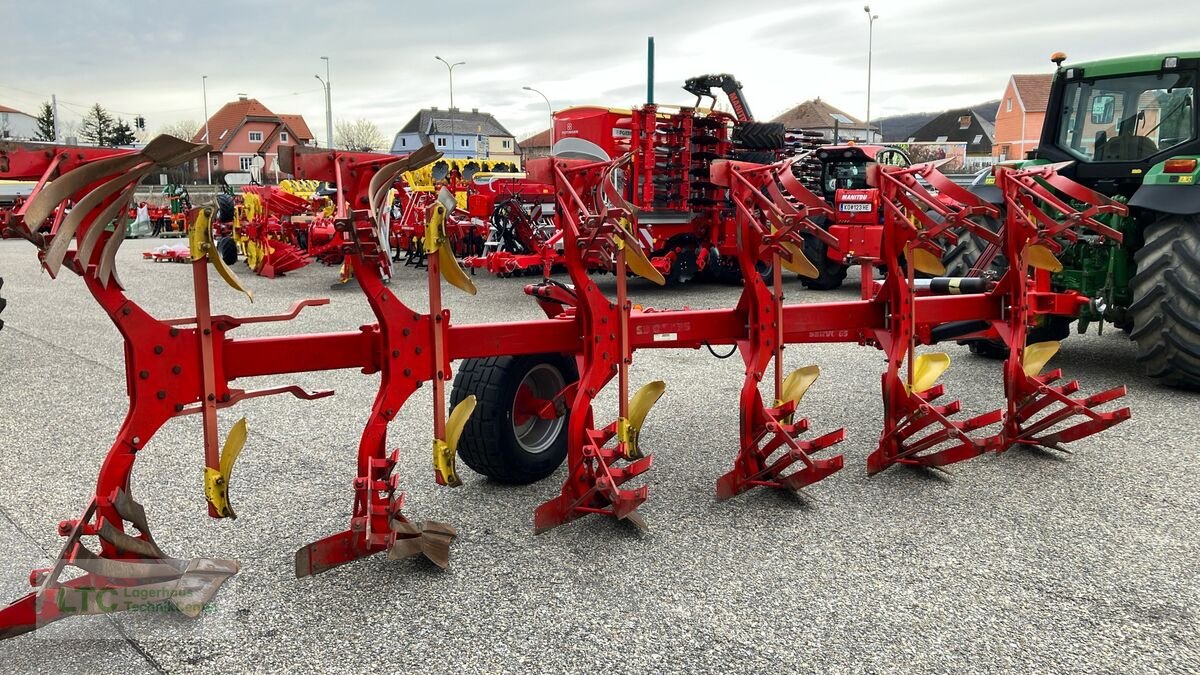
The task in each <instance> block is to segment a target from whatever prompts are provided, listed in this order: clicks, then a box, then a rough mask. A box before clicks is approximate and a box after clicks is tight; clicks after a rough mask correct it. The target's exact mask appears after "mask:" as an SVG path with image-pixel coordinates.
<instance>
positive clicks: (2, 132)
mask: <svg viewBox="0 0 1200 675" xmlns="http://www.w3.org/2000/svg"><path fill="white" fill-rule="evenodd" d="M35 136H37V118H36V117H34V116H33V115H27V114H25V113H23V112H21V111H20V110H17V109H15V108H9V107H8V106H5V105H0V138H11V139H16V140H29V139H32V138H34V137H35Z"/></svg>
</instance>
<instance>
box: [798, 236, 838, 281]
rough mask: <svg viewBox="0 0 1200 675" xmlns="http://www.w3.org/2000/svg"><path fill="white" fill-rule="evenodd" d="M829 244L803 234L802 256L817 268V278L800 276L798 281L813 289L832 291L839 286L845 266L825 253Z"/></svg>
mask: <svg viewBox="0 0 1200 675" xmlns="http://www.w3.org/2000/svg"><path fill="white" fill-rule="evenodd" d="M828 250H829V246H828V245H827V244H826V243H825V242H823V241H821V240H820V239H817V238H816V237H814V236H811V235H807V234H806V235H804V256H805V257H806V258H808V261H809V262H811V263H812V264H813V267H815V268H817V272H818V274H817V278H816V279H810V278H808V277H803V276H802V277H800V283H801V284H803V285H804V287H805V288H807V289H809V290H813V291H832V290H833V289H835V288H841V286H842V282H843V281H845V280H846V269H847V266H846V265H843V264H841V263H839V262H838V261H836V260H833V259H831V258H830V257H829V256H828V255H827V251H828Z"/></svg>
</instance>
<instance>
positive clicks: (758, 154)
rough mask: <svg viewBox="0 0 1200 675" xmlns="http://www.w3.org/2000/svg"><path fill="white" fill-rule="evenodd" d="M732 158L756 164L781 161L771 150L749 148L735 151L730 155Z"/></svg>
mask: <svg viewBox="0 0 1200 675" xmlns="http://www.w3.org/2000/svg"><path fill="white" fill-rule="evenodd" d="M730 159H732V160H735V161H738V162H753V163H755V164H774V163H775V162H777V161H779V158H778V157H777V156H776V155H775V153H774V152H771V151H770V150H747V151H744V152H735V153H733V154H732V155H730Z"/></svg>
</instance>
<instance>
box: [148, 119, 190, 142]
mask: <svg viewBox="0 0 1200 675" xmlns="http://www.w3.org/2000/svg"><path fill="white" fill-rule="evenodd" d="M199 130H200V124H199V123H197V122H196V121H195V120H180V121H178V122H172V123H170V124H164V125H162V126H161V127H159V128H158V133H159V135H167V136H174V137H175V138H178V139H181V140H185V141H191V140H192V139H193V138H195V136H196V132H197V131H199Z"/></svg>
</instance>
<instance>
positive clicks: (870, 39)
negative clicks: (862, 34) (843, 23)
mask: <svg viewBox="0 0 1200 675" xmlns="http://www.w3.org/2000/svg"><path fill="white" fill-rule="evenodd" d="M863 11H864V12H866V13H867V142H868V143H870V142H871V51H872V49H873V47H874V43H875V20H876V19H878V18H879V15H878V14H872V13H871V6H870V5H863Z"/></svg>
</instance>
